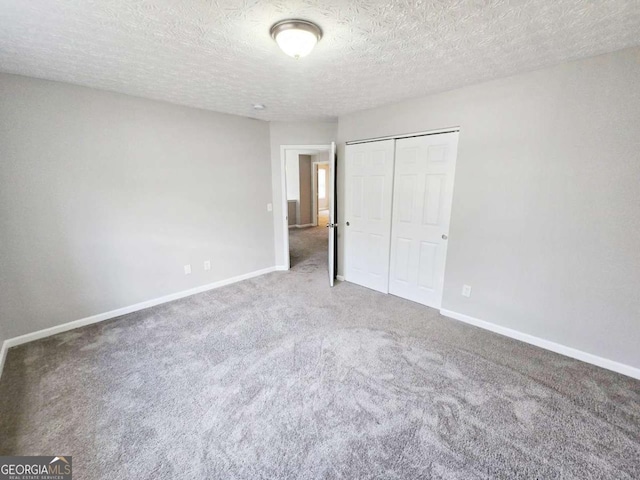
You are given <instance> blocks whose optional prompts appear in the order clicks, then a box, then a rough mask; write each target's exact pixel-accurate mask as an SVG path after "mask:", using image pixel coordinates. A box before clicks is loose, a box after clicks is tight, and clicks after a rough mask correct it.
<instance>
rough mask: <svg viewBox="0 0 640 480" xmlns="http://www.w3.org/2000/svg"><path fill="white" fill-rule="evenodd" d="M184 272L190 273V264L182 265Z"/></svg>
mask: <svg viewBox="0 0 640 480" xmlns="http://www.w3.org/2000/svg"><path fill="white" fill-rule="evenodd" d="M184 274H185V275H191V265H185V266H184Z"/></svg>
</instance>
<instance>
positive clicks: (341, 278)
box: [336, 275, 344, 282]
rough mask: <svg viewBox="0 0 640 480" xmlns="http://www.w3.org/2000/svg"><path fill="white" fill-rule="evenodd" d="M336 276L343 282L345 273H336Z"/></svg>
mask: <svg viewBox="0 0 640 480" xmlns="http://www.w3.org/2000/svg"><path fill="white" fill-rule="evenodd" d="M336 278H337V279H338V280H340V281H341V282H344V275H336Z"/></svg>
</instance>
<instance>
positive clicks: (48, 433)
mask: <svg viewBox="0 0 640 480" xmlns="http://www.w3.org/2000/svg"><path fill="white" fill-rule="evenodd" d="M325 232H326V229H324V228H322V227H319V228H316V229H308V230H294V231H292V232H291V246H292V257H294V258H295V266H294V267H293V269H292V270H291V271H290V272H277V273H273V274H269V275H266V276H263V277H260V278H256V279H253V280H249V281H245V282H242V283H239V284H235V285H231V286H228V287H225V288H221V289H218V290H215V291H211V292H208V293H203V294H200V295H196V296H193V297H190V298H186V299H183V300H179V301H176V302H173V303H170V304H165V305H161V306H158V307H155V308H151V309H148V310H145V311H141V312H137V313H134V314H130V315H126V316H124V317H121V318H118V319H114V320H111V321H108V322H104V323H101V324H97V325H93V326H89V327H84V328H81V329H78V330H75V331H72V332H68V333H64V334H60V335H57V336H55V337H51V338H47V339H43V340H40V341H37V342H33V343H30V344H27V345H24V346H20V347H17V348H13V349H11V350H10V352H9V355H8V359H7V363H6V367H5V372H4V374H3V376H2V380H1V381H0V419H1V420H0V432H1V434H2V435H1V437H0V454H2V455H9V454H46V455H54V454H55V455H72V456H73V464H74V468H75V472H74V473H75V476H74V478H77V479H114V478H120V479H126V478H136V479H172V480H173V479H205V478H206V479H216V478H224V479H262V478H273V479H275V478H292V479H293V478H302V479H317V478H358V479H367V478H389V479H408V478H433V479H436V478H438V479H440V478H442V479H476V478H478V479H479V478H504V479H514V478H540V479H555V478H562V479H573V478H575V479H595V478H606V479H632V478H635V479H637V478H640V382H638V381H635V380H632V379H630V378H627V377H624V376H621V375H617V374H614V373H611V372H608V371H605V370H602V369H599V368H596V367H593V366H590V365H587V364H584V363H581V362H578V361H575V360H571V359H568V358H565V357H562V356H560V355H556V354H553V353H550V352H547V351H544V350H541V349H538V348H535V347H532V346H529V345H526V344H523V343H519V342H517V341H514V340H510V339H507V338H504V337H500V336H498V335H495V334H492V333H488V332H485V331H482V330H479V329H476V328H473V327H471V326H468V325H465V324H462V323H459V322H456V321H453V320H448V319H445V318H443V317H440V316H439V314H438V312H436V311H434V310H431V309H428V308H425V307H422V306H420V305H417V304H414V303H411V302H408V301H405V300H402V299H400V298H396V297H393V296H391V295H381V294H378V293H376V292H373V291H370V290H367V289H365V288H361V287H358V286H356V285H352V284H348V283H340V284H338V285H337V286H336V287H335V288H333V289H329V287H328V286H327V280H326V272H325V267H324V265H325V263H326V262H325V257H324V248H326V247H325V245H324V235H325Z"/></svg>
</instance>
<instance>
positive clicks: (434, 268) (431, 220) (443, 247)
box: [389, 133, 458, 308]
mask: <svg viewBox="0 0 640 480" xmlns="http://www.w3.org/2000/svg"><path fill="white" fill-rule="evenodd" d="M457 148H458V133H443V134H438V135H427V136H423V137H414V138H405V139H400V140H397V141H396V155H395V173H394V187H393V190H394V194H393V221H392V229H391V232H392V233H391V262H390V279H389V292H390V293H392V294H394V295H398V296H400V297H403V298H407V299H409V300H413V301H414V302H419V303H422V304H424V305H428V306H430V307H433V308H440V304H441V302H442V289H443V283H444V269H445V260H446V257H447V238H448V235H449V219H450V217H451V203H452V199H453V180H454V174H455V168H456V156H457Z"/></svg>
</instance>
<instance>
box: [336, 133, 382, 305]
mask: <svg viewBox="0 0 640 480" xmlns="http://www.w3.org/2000/svg"><path fill="white" fill-rule="evenodd" d="M394 144H395V141H394V140H384V141H380V142H371V143H363V144H357V145H347V147H346V158H345V183H346V194H345V215H344V220H345V223H344V224H342V229H343V230H342V231H343V232H344V237H345V242H344V243H345V265H344V274H345V280H347V281H349V282H353V283H357V284H358V285H362V286H364V287H368V288H371V289H374V290H377V291H379V292H383V293H388V292H389V249H390V241H391V202H392V189H393V168H394V151H395V149H394Z"/></svg>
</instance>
